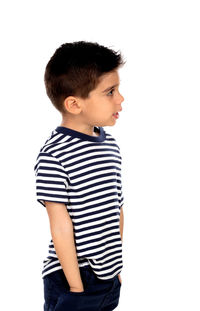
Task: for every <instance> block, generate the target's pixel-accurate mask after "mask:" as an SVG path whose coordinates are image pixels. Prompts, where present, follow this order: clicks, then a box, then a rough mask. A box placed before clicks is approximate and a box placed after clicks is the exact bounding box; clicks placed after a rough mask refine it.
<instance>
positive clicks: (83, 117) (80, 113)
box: [61, 70, 124, 136]
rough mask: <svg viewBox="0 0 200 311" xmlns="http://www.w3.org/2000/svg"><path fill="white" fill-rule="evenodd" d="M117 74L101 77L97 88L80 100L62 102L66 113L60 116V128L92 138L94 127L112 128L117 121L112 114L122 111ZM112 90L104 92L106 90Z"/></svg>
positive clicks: (74, 98) (72, 98)
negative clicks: (66, 128) (110, 88)
mask: <svg viewBox="0 0 200 311" xmlns="http://www.w3.org/2000/svg"><path fill="white" fill-rule="evenodd" d="M119 84H120V81H119V74H118V71H117V70H114V71H111V72H109V73H107V74H105V75H102V76H101V79H100V82H99V84H98V85H97V87H96V88H95V89H94V90H92V91H91V92H90V93H89V97H88V98H86V99H82V98H80V97H76V96H69V97H67V98H66V99H65V101H64V107H65V111H66V113H65V114H63V116H62V123H61V126H65V127H68V128H71V129H73V130H76V131H79V132H82V133H84V134H87V135H90V136H94V135H95V134H94V126H102V127H103V126H113V125H115V123H116V121H117V119H116V118H115V117H114V116H113V113H115V112H117V111H118V112H119V111H121V110H122V106H121V104H122V102H123V100H124V98H123V96H122V95H121V94H120V92H119ZM113 85H117V86H115V87H114V88H113V89H112V90H109V91H107V92H104V90H106V89H107V88H109V87H111V86H113Z"/></svg>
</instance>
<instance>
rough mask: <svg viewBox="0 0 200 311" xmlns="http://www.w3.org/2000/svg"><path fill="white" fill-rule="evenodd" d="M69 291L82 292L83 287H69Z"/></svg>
mask: <svg viewBox="0 0 200 311" xmlns="http://www.w3.org/2000/svg"><path fill="white" fill-rule="evenodd" d="M69 290H70V292H75V293H82V292H84V288H83V287H70V289H69Z"/></svg>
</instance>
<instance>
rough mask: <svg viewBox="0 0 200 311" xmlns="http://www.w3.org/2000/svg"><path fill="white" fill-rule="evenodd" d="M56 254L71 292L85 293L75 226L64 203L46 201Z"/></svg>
mask: <svg viewBox="0 0 200 311" xmlns="http://www.w3.org/2000/svg"><path fill="white" fill-rule="evenodd" d="M45 206H46V209H47V213H48V216H49V221H50V230H51V235H52V239H53V243H54V247H55V251H56V254H57V256H58V259H59V261H60V264H61V266H62V268H63V271H64V274H65V277H66V279H67V281H68V283H69V286H70V291H75V292H82V291H84V288H83V283H82V280H81V275H80V270H79V266H78V260H77V254H76V248H75V243H74V232H73V224H72V221H71V218H70V215H69V213H68V211H67V209H66V205H65V204H64V203H55V202H47V201H45Z"/></svg>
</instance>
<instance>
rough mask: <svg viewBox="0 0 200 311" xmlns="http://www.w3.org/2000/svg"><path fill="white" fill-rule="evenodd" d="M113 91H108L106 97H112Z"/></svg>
mask: <svg viewBox="0 0 200 311" xmlns="http://www.w3.org/2000/svg"><path fill="white" fill-rule="evenodd" d="M114 90H115V89H112V90H110V92H109V93H107V95H108V96H112V95H113V92H114Z"/></svg>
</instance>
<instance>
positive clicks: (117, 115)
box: [113, 108, 122, 119]
mask: <svg viewBox="0 0 200 311" xmlns="http://www.w3.org/2000/svg"><path fill="white" fill-rule="evenodd" d="M120 111H122V108H121V109H120V110H119V111H116V112H115V113H113V116H114V117H115V118H116V119H118V118H119V112H120Z"/></svg>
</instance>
